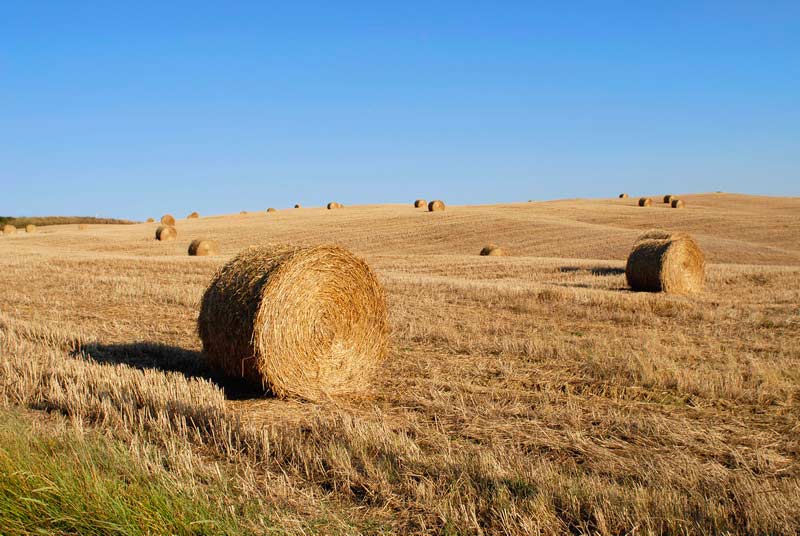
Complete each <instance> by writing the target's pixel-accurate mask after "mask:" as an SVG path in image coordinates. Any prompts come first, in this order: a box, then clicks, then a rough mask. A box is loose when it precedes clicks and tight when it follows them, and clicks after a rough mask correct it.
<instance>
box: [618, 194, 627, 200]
mask: <svg viewBox="0 0 800 536" xmlns="http://www.w3.org/2000/svg"><path fill="white" fill-rule="evenodd" d="M619 198H620V199H628V194H625V193H622V194H619Z"/></svg>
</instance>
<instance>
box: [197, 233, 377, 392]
mask: <svg viewBox="0 0 800 536" xmlns="http://www.w3.org/2000/svg"><path fill="white" fill-rule="evenodd" d="M197 328H198V333H199V335H200V339H201V340H202V341H203V351H204V352H205V354H206V356H207V358H208V361H209V363H210V364H211V365H212V367H214V368H215V369H216V370H217V371H218V372H221V373H223V374H227V375H230V376H236V377H244V378H246V379H247V380H248V381H249V382H251V383H254V384H258V385H261V386H262V387H263V388H265V389H269V390H270V391H271V392H272V393H274V394H275V395H277V396H279V397H287V396H297V397H300V398H305V399H310V400H315V399H319V398H323V397H325V396H327V395H335V394H343V393H348V392H355V391H359V390H361V389H363V387H364V385H365V382H366V381H367V380H368V378H369V375H370V373H371V372H372V371H373V369H374V367H375V366H376V365H377V363H378V362H380V361H381V360H382V359H383V358H384V357H385V355H386V352H387V349H388V336H389V328H388V319H387V309H386V301H385V297H384V292H383V288H382V287H381V285H380V283H379V282H378V280H377V278H376V277H375V275H374V274H373V272H372V270H371V269H370V268H369V266H368V265H367V264H366V263H365V262H364V261H362V260H361V259H359V258H357V257H355V256H354V255H353V254H352V253H350V252H349V251H347V250H345V249H343V248H340V247H336V246H315V247H303V248H298V247H292V246H274V245H273V246H261V247H255V246H254V247H250V248H248V249H246V250H244V251H242V252H241V253H239V255H238V256H237V257H235V258H234V259H233V260H232V261H230V262H229V263H228V264H226V265H225V266H223V267H222V268H221V269H220V270H219V271H218V272H217V274H216V275H215V276H214V279H213V281H212V282H211V284H210V286H209V287H208V289H206V292H205V294H204V295H203V301H202V304H201V307H200V315H199V318H198V321H197Z"/></svg>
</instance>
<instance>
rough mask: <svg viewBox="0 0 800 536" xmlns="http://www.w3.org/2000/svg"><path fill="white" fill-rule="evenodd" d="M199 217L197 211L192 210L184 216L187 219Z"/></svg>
mask: <svg viewBox="0 0 800 536" xmlns="http://www.w3.org/2000/svg"><path fill="white" fill-rule="evenodd" d="M199 217H200V214H198V213H197V212H192V213H191V214H189V215H188V216H186V219H187V220H189V219H191V220H194V219H197V218H199Z"/></svg>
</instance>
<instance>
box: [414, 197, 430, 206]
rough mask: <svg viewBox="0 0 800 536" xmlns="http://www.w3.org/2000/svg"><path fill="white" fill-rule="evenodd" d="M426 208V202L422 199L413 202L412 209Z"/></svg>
mask: <svg viewBox="0 0 800 536" xmlns="http://www.w3.org/2000/svg"><path fill="white" fill-rule="evenodd" d="M426 206H428V202H427V201H425V200H424V199H417V200H416V201H414V208H425V207H426Z"/></svg>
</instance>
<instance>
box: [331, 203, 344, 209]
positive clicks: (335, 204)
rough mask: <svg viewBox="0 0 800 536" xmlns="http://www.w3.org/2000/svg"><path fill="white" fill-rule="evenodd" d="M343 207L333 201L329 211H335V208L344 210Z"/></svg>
mask: <svg viewBox="0 0 800 536" xmlns="http://www.w3.org/2000/svg"><path fill="white" fill-rule="evenodd" d="M342 206H343V205H342V204H341V203H337V202H336V201H331V202H330V203H328V210H333V209H335V208H342Z"/></svg>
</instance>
